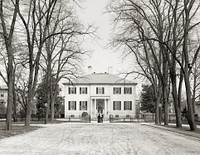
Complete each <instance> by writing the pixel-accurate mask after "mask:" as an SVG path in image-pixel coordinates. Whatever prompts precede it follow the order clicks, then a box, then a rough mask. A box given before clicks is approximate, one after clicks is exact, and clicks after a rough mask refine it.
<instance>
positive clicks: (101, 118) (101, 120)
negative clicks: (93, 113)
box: [100, 111, 103, 123]
mask: <svg viewBox="0 0 200 155" xmlns="http://www.w3.org/2000/svg"><path fill="white" fill-rule="evenodd" d="M100 122H101V123H103V113H102V111H101V112H100Z"/></svg>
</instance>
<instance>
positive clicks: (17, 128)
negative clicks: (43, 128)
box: [0, 122, 39, 139]
mask: <svg viewBox="0 0 200 155" xmlns="http://www.w3.org/2000/svg"><path fill="white" fill-rule="evenodd" d="M38 128H39V127H36V126H30V127H25V126H24V125H22V124H13V125H12V130H10V131H6V130H5V122H0V139H3V138H6V137H10V136H14V135H18V134H23V133H27V132H30V131H33V130H36V129H38Z"/></svg>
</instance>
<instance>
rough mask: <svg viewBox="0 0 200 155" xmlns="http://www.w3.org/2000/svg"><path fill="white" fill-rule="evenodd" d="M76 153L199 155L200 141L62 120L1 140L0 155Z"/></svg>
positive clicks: (155, 131) (136, 126)
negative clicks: (61, 122)
mask: <svg viewBox="0 0 200 155" xmlns="http://www.w3.org/2000/svg"><path fill="white" fill-rule="evenodd" d="M79 154H81V155H129V154H131V155H134V154H135V155H140V154H141V155H146V154H147V155H157V154H160V155H179V154H181V155H184V154H188V155H191V154H200V140H199V139H197V138H192V137H189V136H184V135H181V134H177V133H173V132H170V131H166V130H161V129H157V128H152V127H149V126H145V125H140V124H137V123H132V124H128V123H126V124H117V123H116V124H84V123H83V124H81V123H80V124H70V123H68V124H67V123H63V124H55V125H48V126H47V127H45V128H40V129H38V130H36V131H33V132H30V133H26V134H23V135H17V136H14V137H10V138H5V139H2V140H0V155H79Z"/></svg>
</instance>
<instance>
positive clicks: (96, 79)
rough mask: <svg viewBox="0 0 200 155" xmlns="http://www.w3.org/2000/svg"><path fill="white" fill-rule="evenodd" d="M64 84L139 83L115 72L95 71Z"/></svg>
mask: <svg viewBox="0 0 200 155" xmlns="http://www.w3.org/2000/svg"><path fill="white" fill-rule="evenodd" d="M63 84H64V85H70V84H72V85H137V83H135V82H132V81H129V80H126V79H124V78H121V77H119V76H117V75H114V74H108V73H93V74H88V75H85V76H83V77H79V78H76V79H74V80H73V81H71V82H66V83H63Z"/></svg>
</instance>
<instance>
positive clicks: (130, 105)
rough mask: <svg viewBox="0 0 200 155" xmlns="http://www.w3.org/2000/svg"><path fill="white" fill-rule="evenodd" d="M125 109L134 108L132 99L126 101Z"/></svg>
mask: <svg viewBox="0 0 200 155" xmlns="http://www.w3.org/2000/svg"><path fill="white" fill-rule="evenodd" d="M124 110H132V101H124Z"/></svg>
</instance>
